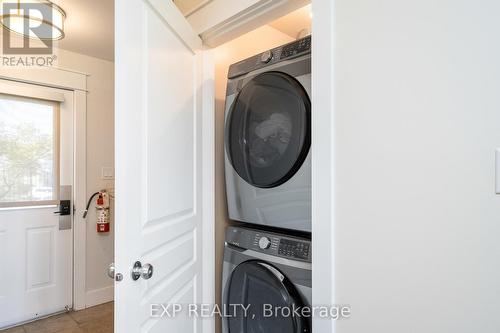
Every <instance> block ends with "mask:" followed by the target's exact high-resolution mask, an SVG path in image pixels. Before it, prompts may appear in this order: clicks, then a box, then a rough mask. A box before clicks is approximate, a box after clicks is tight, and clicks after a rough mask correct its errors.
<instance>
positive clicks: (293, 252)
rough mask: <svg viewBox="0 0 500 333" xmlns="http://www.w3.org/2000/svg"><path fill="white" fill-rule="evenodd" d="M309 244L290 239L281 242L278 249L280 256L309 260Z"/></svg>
mask: <svg viewBox="0 0 500 333" xmlns="http://www.w3.org/2000/svg"><path fill="white" fill-rule="evenodd" d="M309 250H310V248H309V244H308V243H304V242H298V241H294V240H290V239H282V240H280V245H279V247H278V254H280V255H283V256H287V257H292V258H297V259H302V260H307V259H309Z"/></svg>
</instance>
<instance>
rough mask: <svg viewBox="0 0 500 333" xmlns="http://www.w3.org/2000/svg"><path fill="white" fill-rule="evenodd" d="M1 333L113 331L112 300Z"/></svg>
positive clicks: (91, 332)
mask: <svg viewBox="0 0 500 333" xmlns="http://www.w3.org/2000/svg"><path fill="white" fill-rule="evenodd" d="M0 332H1V333H113V302H110V303H106V304H101V305H98V306H94V307H92V308H88V309H85V310H81V311H76V312H69V313H64V314H60V315H57V316H53V317H49V318H46V319H41V320H38V321H34V322H32V323H29V324H25V325H22V326H19V327H14V328H10V329H8V330H3V331H1V330H0Z"/></svg>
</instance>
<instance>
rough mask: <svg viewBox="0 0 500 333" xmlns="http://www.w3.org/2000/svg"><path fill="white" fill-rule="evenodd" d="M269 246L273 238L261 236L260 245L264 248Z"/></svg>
mask: <svg viewBox="0 0 500 333" xmlns="http://www.w3.org/2000/svg"><path fill="white" fill-rule="evenodd" d="M269 246H271V240H270V239H269V238H267V237H261V238H260V239H259V247H260V248H261V249H262V250H265V249H268V248H269Z"/></svg>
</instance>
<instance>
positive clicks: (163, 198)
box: [115, 0, 214, 333]
mask: <svg viewBox="0 0 500 333" xmlns="http://www.w3.org/2000/svg"><path fill="white" fill-rule="evenodd" d="M115 15H116V30H115V31H116V37H115V38H116V116H115V119H116V140H115V142H116V242H115V254H116V271H117V272H119V273H121V274H123V280H122V281H120V282H117V283H116V286H115V311H116V312H115V327H116V329H115V330H116V332H120V333H127V332H134V333H136V332H202V331H203V332H205V331H206V330H204V329H202V327H204V325H203V323H202V320H201V319H197V318H194V317H188V316H187V314H186V312H183V313H180V314H178V315H177V316H176V317H175V318H165V317H164V318H155V317H152V316H151V306H152V305H153V304H159V303H161V304H165V305H166V304H171V303H180V304H184V305H186V304H188V303H202V302H203V300H204V299H205V298H204V296H203V295H204V293H206V290H205V289H207V288H205V287H204V284H205V283H206V282H207V281H213V280H212V279H211V277H209V276H206V275H204V271H203V265H206V264H207V262H208V261H210V260H212V259H213V253H210V252H211V251H210V250H209V251H205V249H206V248H205V244H207V243H205V242H203V238H206V234H205V233H203V232H202V229H203V227H204V226H203V223H204V222H206V221H209V219H210V218H209V217H208V216H207V214H209V211H210V209H208V210H207V209H204V205H203V203H204V199H205V198H206V197H205V196H204V195H203V194H202V193H203V192H204V191H205V192H207V193H209V194H210V195H212V193H210V190H209V189H207V188H204V185H203V183H204V179H206V177H204V174H205V173H206V172H205V170H202V169H204V165H203V161H202V155H203V154H204V153H206V152H205V151H204V146H205V143H204V140H207V141H210V140H212V138H211V137H209V135H210V134H208V135H207V134H206V133H202V118H203V115H202V98H203V96H202V85H203V78H202V72H203V69H202V67H203V59H202V57H203V52H201V40H200V39H199V37H198V36H197V35H196V34H195V33H194V32H193V30H192V29H191V27H190V26H189V24H188V23H187V22H186V20H185V19H184V17H183V16H182V14H181V13H180V12H179V11H178V9H177V8H176V7H175V6H174V5H173V3H172V2H171V1H164V0H130V1H127V2H126V3H122V2H117V6H116V12H115ZM208 100H210V99H208ZM213 102H214V100H213V98H212V99H211V103H212V104H213ZM208 243H209V242H208ZM212 243H213V241H212ZM207 246H213V244H207ZM205 259H206V260H205ZM136 261H140V262H141V263H142V265H145V264H150V265H152V267H153V275H152V277H151V278H150V279H147V280H146V279H144V278H142V277H141V278H139V279H138V280H136V281H134V280H133V279H132V278H131V270H132V266H133V265H134V263H135V262H136ZM210 264H213V263H210ZM209 283H210V282H209ZM208 289H211V290H213V289H214V285H213V284H212V285H210V286H209V287H208ZM208 326H210V325H208Z"/></svg>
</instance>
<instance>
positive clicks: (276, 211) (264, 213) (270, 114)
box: [225, 36, 311, 232]
mask: <svg viewBox="0 0 500 333" xmlns="http://www.w3.org/2000/svg"><path fill="white" fill-rule="evenodd" d="M310 96H311V37H310V36H308V37H305V38H303V39H300V40H297V41H295V42H292V43H290V44H286V45H283V46H280V47H277V48H275V49H272V50H268V51H266V52H264V53H262V54H258V55H256V56H253V57H251V58H248V59H246V60H243V61H240V62H238V63H236V64H233V65H231V66H230V68H229V73H228V83H227V91H226V108H225V172H226V190H227V202H228V211H229V218H231V219H233V220H237V221H241V222H247V223H254V224H261V225H267V226H271V227H277V228H285V229H293V230H301V231H306V232H310V231H311V154H310V146H311V98H310Z"/></svg>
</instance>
